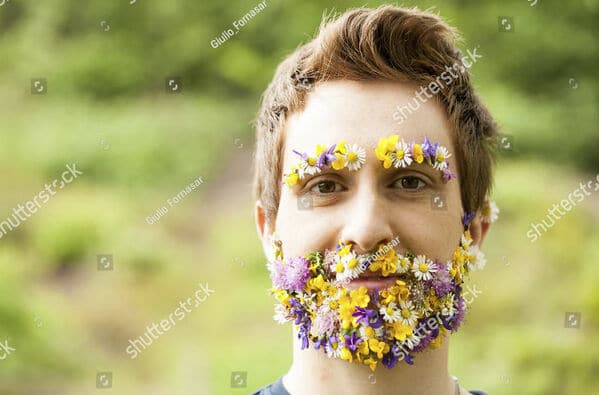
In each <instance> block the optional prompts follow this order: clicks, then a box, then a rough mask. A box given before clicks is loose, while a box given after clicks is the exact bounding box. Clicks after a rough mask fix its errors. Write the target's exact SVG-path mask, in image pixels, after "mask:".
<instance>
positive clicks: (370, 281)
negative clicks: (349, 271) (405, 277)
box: [347, 276, 401, 290]
mask: <svg viewBox="0 0 599 395" xmlns="http://www.w3.org/2000/svg"><path fill="white" fill-rule="evenodd" d="M397 280H401V278H400V277H398V276H391V277H370V278H366V277H362V278H360V277H358V278H356V279H353V280H352V281H350V282H349V284H347V288H349V289H358V288H360V287H361V286H364V287H366V288H368V289H375V288H377V289H379V290H381V289H385V288H389V287H390V286H392V285H395V281H397Z"/></svg>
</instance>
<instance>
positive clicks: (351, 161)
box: [347, 152, 358, 163]
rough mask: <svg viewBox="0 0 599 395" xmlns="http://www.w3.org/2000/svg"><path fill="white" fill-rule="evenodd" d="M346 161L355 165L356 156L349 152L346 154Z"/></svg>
mask: <svg viewBox="0 0 599 395" xmlns="http://www.w3.org/2000/svg"><path fill="white" fill-rule="evenodd" d="M347 161H348V162H349V163H355V162H357V161H358V154H356V153H355V152H350V153H349V154H347Z"/></svg>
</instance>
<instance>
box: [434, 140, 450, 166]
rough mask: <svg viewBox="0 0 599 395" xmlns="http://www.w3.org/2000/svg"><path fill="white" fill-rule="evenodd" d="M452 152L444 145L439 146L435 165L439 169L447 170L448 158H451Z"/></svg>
mask: <svg viewBox="0 0 599 395" xmlns="http://www.w3.org/2000/svg"><path fill="white" fill-rule="evenodd" d="M450 156H451V154H450V153H449V151H447V148H445V147H443V146H442V145H440V146H438V147H437V151H436V152H435V163H434V164H433V167H434V168H435V169H437V170H445V169H447V167H448V166H449V165H448V164H447V158H449V157H450Z"/></svg>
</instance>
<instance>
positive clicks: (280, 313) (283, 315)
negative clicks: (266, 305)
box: [272, 304, 292, 324]
mask: <svg viewBox="0 0 599 395" xmlns="http://www.w3.org/2000/svg"><path fill="white" fill-rule="evenodd" d="M272 318H274V320H275V321H276V322H278V323H279V324H284V323H286V322H288V321H291V320H292V319H291V317H290V316H289V314H288V313H287V309H286V308H285V306H284V305H282V304H277V305H275V315H273V317H272Z"/></svg>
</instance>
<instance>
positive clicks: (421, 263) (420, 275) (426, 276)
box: [412, 255, 437, 281]
mask: <svg viewBox="0 0 599 395" xmlns="http://www.w3.org/2000/svg"><path fill="white" fill-rule="evenodd" d="M436 271H437V269H436V268H435V266H434V265H433V262H432V261H431V260H427V259H426V257H425V256H424V255H418V256H417V257H416V258H414V263H413V264H412V272H413V273H414V276H415V277H416V278H417V279H418V280H422V281H427V280H431V279H432V278H433V275H432V273H435V272H436Z"/></svg>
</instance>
